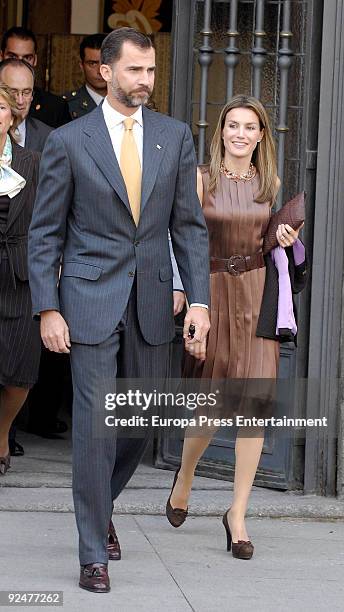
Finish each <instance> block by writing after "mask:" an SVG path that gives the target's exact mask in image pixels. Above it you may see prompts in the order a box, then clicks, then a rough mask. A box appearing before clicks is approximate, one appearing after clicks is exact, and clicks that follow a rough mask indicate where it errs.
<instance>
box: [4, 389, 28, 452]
mask: <svg viewBox="0 0 344 612" xmlns="http://www.w3.org/2000/svg"><path fill="white" fill-rule="evenodd" d="M28 393H29V389H27V388H25V389H23V388H21V387H11V386H8V387H4V388H3V389H2V390H1V391H0V457H5V456H6V455H7V454H8V452H9V448H8V432H9V430H10V427H11V425H12V423H13V421H14V419H15V417H16V416H17V414H18V412H19V410H20V409H21V407H22V405H23V404H24V402H25V400H26V398H27V395H28Z"/></svg>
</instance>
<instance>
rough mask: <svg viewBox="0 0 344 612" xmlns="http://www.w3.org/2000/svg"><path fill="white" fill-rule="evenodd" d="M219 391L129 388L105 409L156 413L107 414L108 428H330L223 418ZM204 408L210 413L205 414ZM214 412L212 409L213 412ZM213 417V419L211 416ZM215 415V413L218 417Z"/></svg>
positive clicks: (317, 423) (286, 420) (309, 422)
mask: <svg viewBox="0 0 344 612" xmlns="http://www.w3.org/2000/svg"><path fill="white" fill-rule="evenodd" d="M219 395H220V391H219V390H216V391H214V392H210V393H195V392H193V393H182V392H179V393H173V392H161V391H157V390H156V389H154V390H153V391H151V392H145V391H142V390H140V389H135V390H133V389H128V390H127V391H125V392H123V391H122V392H118V393H107V394H106V395H105V410H106V411H108V412H110V411H111V412H115V411H116V409H123V408H128V407H129V408H136V409H138V410H141V411H142V412H143V413H147V412H148V411H151V410H152V409H157V412H156V413H154V411H153V413H151V414H149V415H148V416H147V414H142V415H139V414H134V415H130V416H128V417H125V416H116V414H107V415H106V416H105V424H106V426H108V427H122V428H123V427H124V428H126V427H128V428H132V427H135V428H137V427H176V428H181V429H185V428H186V427H205V428H206V427H210V428H212V427H268V426H270V427H277V428H279V427H295V428H302V427H327V424H328V423H327V418H326V417H321V418H301V417H297V418H296V417H288V416H286V415H283V416H280V417H276V416H269V417H265V418H264V417H259V416H245V415H243V414H236V415H233V416H231V417H225V418H221V417H220V416H219V415H218V414H217V412H219V411H218V410H217V409H216V407H217V402H218V399H219ZM162 408H168V409H171V408H172V409H173V408H174V409H175V408H179V409H187V410H189V411H196V410H197V413H198V414H196V415H193V416H184V417H183V416H178V417H175V416H173V417H165V416H162V415H161V414H159V413H158V412H159V410H161V409H162ZM202 408H205V409H206V410H207V412H208V413H209V414H205V413H203V414H202ZM212 409H213V410H212ZM212 412H214V414H213V415H212V416H211V413H212ZM220 412H221V409H220ZM215 413H216V414H215Z"/></svg>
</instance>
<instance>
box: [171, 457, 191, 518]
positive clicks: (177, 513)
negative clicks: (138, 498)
mask: <svg viewBox="0 0 344 612" xmlns="http://www.w3.org/2000/svg"><path fill="white" fill-rule="evenodd" d="M179 470H180V467H179V468H178V470H177V471H176V473H175V475H174V480H173V485H172V489H171V493H170V496H169V498H168V500H167V503H166V516H167V519H168V521H169V522H170V523H171V525H172V526H173V527H176V528H177V527H180V526H181V525H182V524H183V523H184V522H185V521H186V518H187V515H188V508H186V510H183V508H172V506H171V496H172V493H173V489H174V487H175V484H176V482H177V479H178V474H179Z"/></svg>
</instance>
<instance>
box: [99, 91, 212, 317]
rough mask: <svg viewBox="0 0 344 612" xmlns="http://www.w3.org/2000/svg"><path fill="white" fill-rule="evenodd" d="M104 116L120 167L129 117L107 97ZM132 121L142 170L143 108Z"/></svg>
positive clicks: (134, 115) (133, 116) (204, 306)
mask: <svg viewBox="0 0 344 612" xmlns="http://www.w3.org/2000/svg"><path fill="white" fill-rule="evenodd" d="M102 110H103V115H104V120H105V124H106V127H107V129H108V132H109V134H110V138H111V142H112V146H113V150H114V152H115V155H116V158H117V161H118V165H120V159H121V146H122V138H123V134H124V123H123V121H124V120H125V119H127V118H128V117H127V115H122V113H119V112H118V111H116V110H115V109H114V108H113V107H112V106H111V105H110V104H109V102H108V99H107V97H105V99H104V102H103V105H102ZM130 117H131V118H132V119H135V122H134V125H133V135H134V138H135V142H136V146H137V150H138V154H139V159H140V164H141V168H142V157H143V117H142V106H139V108H138V109H137V110H136V111H135V112H134V113H133V114H132V115H130ZM191 306H202V307H203V308H208V306H207V305H206V304H190V308H191Z"/></svg>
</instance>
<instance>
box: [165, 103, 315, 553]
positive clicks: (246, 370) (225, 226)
mask: <svg viewBox="0 0 344 612" xmlns="http://www.w3.org/2000/svg"><path fill="white" fill-rule="evenodd" d="M210 155H211V161H210V166H205V167H202V168H199V169H198V177H197V183H198V185H197V187H198V188H197V191H198V195H199V199H200V202H201V203H202V206H203V212H204V215H205V219H206V222H207V226H208V231H209V242H210V271H211V275H210V287H211V312H210V319H211V329H210V332H209V337H208V342H207V344H206V342H204V343H202V344H201V343H198V344H195V345H193V347H194V348H193V347H191V350H192V348H193V356H191V357H189V355H187V356H186V365H185V369H184V376H186V377H190V378H196V377H197V378H198V377H200V378H203V379H228V380H232V379H241V380H247V379H268V381H269V382H271V380H274V379H276V376H277V372H278V361H279V341H278V338H277V336H276V325H275V327H272V328H271V329H268V331H267V328H266V325H265V323H266V324H267V325H268V327H269V320H270V319H269V317H267V319H266V321H264V318H265V315H266V314H269V312H270V311H271V308H272V309H274V308H275V307H276V303H277V302H276V299H275V298H276V296H269V295H268V296H267V299H268V301H267V303H266V304H265V305H264V309H265V308H266V306H267V310H266V311H265V310H264V312H262V310H263V309H262V301H263V294H264V288H265V279H266V267H265V259H264V257H263V254H262V247H263V239H264V233H265V232H266V229H267V227H268V224H269V219H270V214H271V206H272V204H273V203H274V201H275V199H276V195H277V192H278V189H279V186H280V181H279V179H278V177H277V170H276V156H275V148H274V142H273V138H272V133H271V128H270V125H269V119H268V116H267V113H266V111H265V109H264V107H263V105H262V104H261V103H260V102H259V100H257V99H255V98H253V97H247V96H243V95H239V96H235V97H234V98H232V99H231V100H230V101H229V102H228V104H226V106H225V107H224V108H223V110H222V112H221V114H220V117H219V121H218V125H217V128H216V131H215V134H214V137H213V140H212V144H211V150H210ZM276 236H277V240H278V242H279V244H280V246H281V247H283V248H286V251H288V253H287V254H288V259H289V258H290V260H291V265H294V264H293V261H292V260H293V254H292V253H293V248H291V247H292V245H294V243H296V241H297V239H298V231H294V230H293V229H292V228H291V227H290V226H289V225H285V226H284V225H280V226H279V227H278V230H277V234H276ZM283 253H284V252H283ZM283 253H282V255H283ZM234 255H235V257H233V256H234ZM294 271H295V278H302V277H303V274H302V273H303V272H304V263H301V264H300V265H297V266H295V270H294ZM300 288H301V286H299V287H298V290H299V289H300ZM293 289H294V287H293ZM265 297H266V296H265V295H264V299H265ZM270 298H271V303H270V304H269V300H270ZM260 317H261V318H262V319H263V321H262V322H263V323H264V333H262V332H260V330H259V329H258V328H259V325H258V320H260ZM272 320H273V318H272ZM262 336H264V337H262ZM238 431H239V433H238V435H237V439H236V446H235V457H236V465H235V477H234V497H233V502H232V505H231V508H230V509H229V510H228V511H226V512H225V514H224V517H223V524H224V527H225V530H226V535H227V550H231V549H232V554H233V556H235V557H238V558H240V559H250V558H251V557H252V554H253V549H254V547H253V544H252V543H251V541H250V540H249V536H248V533H247V530H246V525H245V514H246V510H247V505H248V498H249V494H250V491H251V487H252V483H253V480H254V477H255V474H256V470H257V466H258V463H259V459H260V456H261V452H262V446H263V441H264V430H263V429H262V428H261V429H258V428H257V429H255V431H252V430H251V431H250V430H249V429H248V428H239V429H238ZM211 437H212V436H211V435H202V436H200V437H193V434H192V433H190V435H189V436H185V440H184V446H183V454H182V462H181V466H180V468H179V470H177V472H176V474H175V479H174V483H173V487H172V491H171V495H170V497H169V499H168V502H167V505H166V514H167V518H168V520H169V521H170V523H171V524H172V525H173V526H174V527H179V526H180V525H181V524H182V523H183V522H184V521H185V519H186V517H187V512H188V499H189V495H190V491H191V486H192V480H193V476H194V471H195V468H196V466H197V463H198V461H199V459H200V457H201V456H202V454H203V453H204V451H205V450H206V448H207V447H208V445H209V443H210V440H211Z"/></svg>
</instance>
